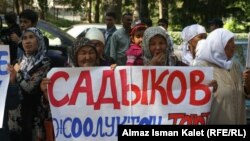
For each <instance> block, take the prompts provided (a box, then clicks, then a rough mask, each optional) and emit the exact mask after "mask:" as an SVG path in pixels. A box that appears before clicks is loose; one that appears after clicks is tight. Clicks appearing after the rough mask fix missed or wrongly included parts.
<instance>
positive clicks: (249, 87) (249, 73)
mask: <svg viewBox="0 0 250 141" xmlns="http://www.w3.org/2000/svg"><path fill="white" fill-rule="evenodd" d="M242 77H243V81H244V88H245V92H246V93H247V94H250V69H246V70H245V71H244V72H243V74H242Z"/></svg>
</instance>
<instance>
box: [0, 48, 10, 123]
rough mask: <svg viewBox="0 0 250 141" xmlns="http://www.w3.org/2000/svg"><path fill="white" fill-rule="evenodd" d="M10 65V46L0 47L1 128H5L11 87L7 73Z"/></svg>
mask: <svg viewBox="0 0 250 141" xmlns="http://www.w3.org/2000/svg"><path fill="white" fill-rule="evenodd" d="M9 63H10V54H9V46H8V45H0V128H2V126H3V117H4V108H5V100H6V96H7V89H8V85H9V80H10V75H9V73H8V71H7V64H9Z"/></svg>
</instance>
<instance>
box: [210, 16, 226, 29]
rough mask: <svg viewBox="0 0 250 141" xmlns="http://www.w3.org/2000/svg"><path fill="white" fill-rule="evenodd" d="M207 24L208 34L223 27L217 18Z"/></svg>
mask: <svg viewBox="0 0 250 141" xmlns="http://www.w3.org/2000/svg"><path fill="white" fill-rule="evenodd" d="M208 23H209V28H210V32H212V31H213V30H215V29H217V28H223V25H224V24H223V21H222V20H221V19H219V18H214V19H212V20H210V21H209V22H208Z"/></svg>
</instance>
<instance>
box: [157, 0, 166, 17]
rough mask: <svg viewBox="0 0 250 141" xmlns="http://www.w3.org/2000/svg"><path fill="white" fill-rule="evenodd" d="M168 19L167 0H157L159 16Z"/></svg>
mask: <svg viewBox="0 0 250 141" xmlns="http://www.w3.org/2000/svg"><path fill="white" fill-rule="evenodd" d="M163 17H164V18H167V19H168V0H159V18H163Z"/></svg>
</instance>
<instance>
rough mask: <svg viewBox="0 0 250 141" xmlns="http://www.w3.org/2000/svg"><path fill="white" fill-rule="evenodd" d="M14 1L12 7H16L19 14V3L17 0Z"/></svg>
mask: <svg viewBox="0 0 250 141" xmlns="http://www.w3.org/2000/svg"><path fill="white" fill-rule="evenodd" d="M14 3H15V6H14V7H15V9H16V12H17V14H20V5H19V2H18V0H15V1H14Z"/></svg>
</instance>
